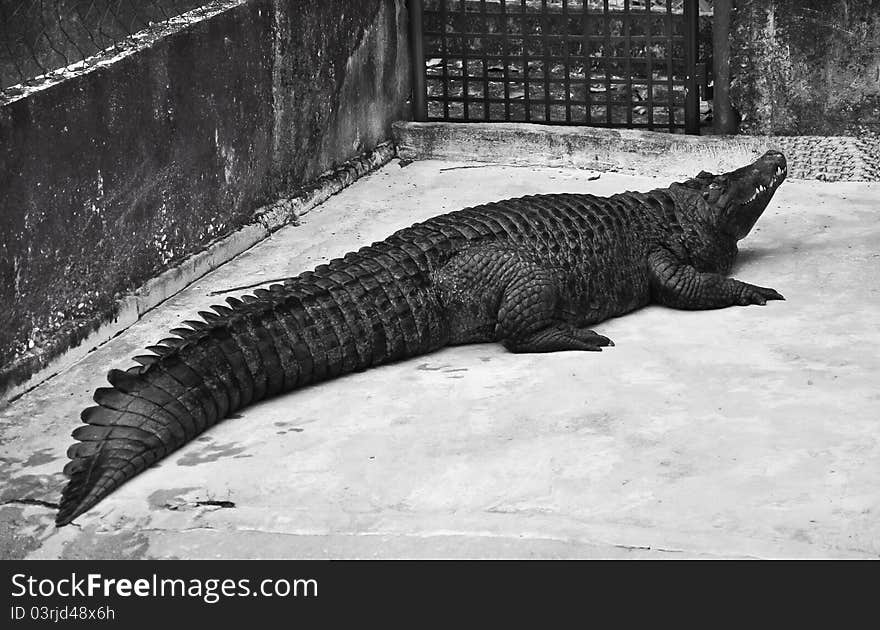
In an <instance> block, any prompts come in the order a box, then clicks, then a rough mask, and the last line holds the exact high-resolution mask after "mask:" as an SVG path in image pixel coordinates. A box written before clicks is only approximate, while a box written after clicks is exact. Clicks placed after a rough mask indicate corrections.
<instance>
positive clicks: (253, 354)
mask: <svg viewBox="0 0 880 630" xmlns="http://www.w3.org/2000/svg"><path fill="white" fill-rule="evenodd" d="M345 262H346V264H345V265H343V264H342V261H338V262H337V263H336V264H335V265H334V266H333V267H327V266H322V267H323V273H309V274H303V275H302V276H300V277H299V278H297V279H294V280H292V281H290V282H288V283H286V284H285V285H273V286H272V287H270V288H269V290H264V289H258V290H257V291H255V295H254V296H244V297H242V299H240V300H238V299H234V298H230V299H229V300H227V301H228V302H229V305H230V306H229V307H226V306H214V307H212V308H213V312H211V311H205V312H201V313H199V314H200V315H201V316H202V318H203V319H204V321H191V322H186V324H187V325H188V326H189V327H188V328H177V329H174V330H172V331H171V332H172V334H175V335H177V336H176V337H171V338H168V339H163V340H162V341H160V342H159V344H158V345H155V346H150V347H149V348H148V350H149V351H151V352H152V354H149V355H143V356H139V357H135V359H134V360H135V361H136V362H137V363H139V364H140V365H139V366H136V367H133V368H130V369H128V370H125V371H122V370H111V371H110V372H109V374H108V380H109V381H110V385H111V386H112V387H106V388H100V389H98V390H96V391H95V394H94V401H95V402H96V403H97V405H96V406H93V407H89V408H88V409H86V410H84V411H83V412H82V416H81V417H82V420H83V422H84V424H83V425H81V426H79V427H78V428H77V429H76V430H74V432H73V437H74V438H75V439H76V440H77V442H76V443H74V444H73V445H72V446H71V447H70V449H68V456H69V457H70V460H71V461H70V462H68V464H67V465H66V466H65V468H64V472H65V473H66V474H67V476H68V477H69V482H68V484H67V486H66V487H65V489H64V491H63V495H62V499H61V505H60V509H59V512H58V514H57V517H56V524H57V525H58V526H62V525H66V524H67V523H70V522H71V521H72V520H73V519H75V518H76V517H77V516H79V515H80V514H82V513H83V512H85V511H86V510H88V509H89V508H91V507H92V506H94V505H95V504H96V503H98V502H99V501H100V500H101V499H102V498H104V497H105V496H107V495H108V494H110V493H111V492H113V491H114V490H115V489H116V488H118V487H119V486H120V485H121V484H123V483H124V482H125V481H127V480H128V479H131V478H132V477H134V476H135V475H137V474H138V473H140V472H141V471H143V470H145V469H146V468H148V467H149V466H151V465H152V464H154V463H155V462H157V461H159V460H161V459H162V458H163V457H165V456H167V455H168V454H170V453H171V452H172V451H174V450H175V449H177V448H179V447H181V446H183V445H184V444H186V443H187V442H189V441H190V440H192V439H193V438H195V437H196V436H197V435H199V434H200V433H202V432H203V431H205V430H206V429H207V428H209V427H211V426H212V425H214V424H216V423H217V422H219V421H220V420H222V419H223V418H224V417H226V416H227V415H229V414H231V413H234V412H235V411H236V410H238V409H241V408H243V407H245V406H247V405H249V404H252V403H255V402H257V401H259V400H262V399H264V398H267V397H269V396H273V395H275V394H278V393H281V392H284V391H289V390H291V389H294V388H297V387H301V386H304V385H308V384H310V383H314V382H317V381H321V380H325V379H328V378H333V377H335V376H338V375H341V374H344V373H348V372H352V371H357V370H362V369H365V368H367V367H369V366H371V365H377V364H379V363H383V362H386V361H389V360H394V359H399V358H403V357H406V356H413V355H415V354H420V353H422V352H425V351H428V350H430V349H433V347H436V346H437V345H438V344H437V343H436V340H437V338H438V337H437V331H436V326H437V322H436V320H435V318H433V316H430V317H429V316H427V315H425V312H426V309H425V308H423V307H424V306H425V303H424V299H422V298H419V299H418V300H416V298H414V297H413V294H412V292H408V291H405V290H402V289H401V286H402V285H401V283H400V282H399V280H400V279H401V278H402V277H403V276H406V275H407V274H406V273H404V272H403V271H402V269H399V268H398V267H399V265H398V264H396V262H395V256H390V255H389V256H388V258H387V262H385V263H383V262H381V261H376V260H371V259H368V258H361V257H359V256H358V255H357V254H354V255H351V256H349V257H346V261H345ZM342 267H344V269H343V268H342ZM320 269H322V268H321V267H319V270H320ZM316 271H317V270H316ZM395 276H397V277H396V278H395ZM414 300H416V301H415V302H414ZM429 320H430V321H429Z"/></svg>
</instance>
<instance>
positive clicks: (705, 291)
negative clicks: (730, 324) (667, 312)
mask: <svg viewBox="0 0 880 630" xmlns="http://www.w3.org/2000/svg"><path fill="white" fill-rule="evenodd" d="M648 266H649V273H650V279H651V280H650V281H651V296H652V298H653V299H654V301H655V302H657V303H659V304H663V305H665V306H670V307H672V308H678V309H684V310H706V309H713V308H725V307H727V306H747V305H749V304H759V305H761V306H763V305H764V304H766V303H767V301H768V300H784V299H785V298H784V297H782V295H780V294H779V293H777V292H776V291H775V290H774V289H769V288H766V287H759V286H756V285H754V284H748V283H746V282H741V281H739V280H735V279H734V278H726V277H725V276H722V275H720V274H717V273H706V272H701V271H697V270H696V269H695V268H694V267H692V266H691V265H688V264H684V263H682V262H680V261H679V260H678V259H677V258H676V257H675V256H674V255H673V254H672V253H671V252H669V251H667V250H665V249H660V250H657V251H655V252H654V253H653V254H651V256H650V257H649V258H648Z"/></svg>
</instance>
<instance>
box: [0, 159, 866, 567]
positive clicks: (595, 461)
mask: <svg viewBox="0 0 880 630" xmlns="http://www.w3.org/2000/svg"><path fill="white" fill-rule="evenodd" d="M469 166H473V165H472V164H468V163H463V162H441V161H429V162H415V163H412V164H409V165H407V166H406V167H405V168H402V167H401V163H400V162H399V161H394V162H392V163H391V164H389V165H387V166H386V167H384V168H383V169H381V170H380V171H378V172H376V173H374V174H372V175H370V176H368V177H366V178H364V179H363V180H361V181H359V182H357V183H355V184H354V185H353V186H351V187H350V188H348V189H347V190H345V191H343V192H342V193H340V194H339V195H337V196H336V197H333V198H332V199H330V200H329V201H327V202H326V203H325V204H323V205H322V206H320V207H319V208H317V209H316V210H314V211H313V212H311V213H310V214H309V215H307V216H306V217H305V218H304V219H303V222H302V225H301V226H299V227H289V228H285V229H283V230H281V231H279V232H277V233H275V234H274V235H273V236H272V237H271V238H269V239H268V240H266V241H265V242H263V243H261V244H260V245H258V246H256V247H254V248H253V249H251V250H250V251H248V252H246V253H245V254H243V255H241V256H239V257H238V258H236V259H235V260H234V261H232V262H230V263H228V264H226V265H224V266H223V267H221V268H220V269H218V270H217V271H215V272H213V273H212V274H210V275H209V276H206V277H204V278H203V279H201V280H199V281H198V282H197V283H195V284H194V285H193V286H191V287H190V288H189V289H187V290H186V291H184V292H182V293H180V294H178V295H177V296H175V297H173V298H171V299H170V300H168V301H167V302H165V303H164V304H163V305H162V306H160V307H159V308H158V309H155V310H154V311H152V312H150V313H148V314H147V315H146V316H145V317H144V318H143V319H142V320H141V321H139V322H138V323H137V324H135V325H134V326H132V327H131V328H130V329H129V330H127V331H125V332H124V333H123V334H122V335H120V336H118V337H117V338H115V339H112V340H111V341H110V342H108V343H106V344H104V345H102V346H101V347H99V348H97V349H95V350H94V351H93V352H91V353H89V354H88V355H86V357H85V358H84V359H83V360H81V361H80V362H79V363H78V364H76V365H75V366H73V367H72V368H70V369H68V370H66V371H65V372H63V373H62V374H60V375H59V376H57V377H55V378H53V379H51V380H50V381H48V382H46V383H44V384H43V385H41V386H40V387H38V388H36V389H35V390H33V391H31V392H29V393H27V394H26V395H24V396H22V397H21V398H20V399H19V400H17V401H16V402H15V403H14V404H12V405H11V406H9V407H8V408H6V409H4V410H3V411H2V412H0V476H2V479H3V486H2V488H0V504H2V505H0V557H3V558H217V557H233V558H260V557H264V558H265V557H269V558H274V557H283V558H374V557H378V558H388V557H407V558H423V557H468V558H472V557H478V558H486V557H496V558H509V557H517V558H520V557H522V558H533V557H540V558H718V557H721V558H754V557H793V558H814V557H834V558H877V557H878V556H880V527H878V514H880V487H878V478H880V474H878V473H880V393H878V389H877V377H878V373H880V330H878V327H877V321H878V318H877V316H878V312H880V253H878V250H877V243H878V242H880V221H878V211H880V210H878V203H877V201H878V198H880V186H878V185H877V184H859V183H838V184H827V183H820V182H803V181H789V182H787V183H786V184H784V185H783V186H782V188H781V189H780V191H779V192H778V193H777V195H776V197H775V199H774V201H773V203H772V205H771V207H770V208H769V209H768V210H767V212H766V213H765V215H764V217H763V218H762V219H761V221H760V222H759V223H758V226H757V229H756V231H755V232H754V233H753V234H752V235H751V236H750V237H749V238H748V239H747V240H746V241H744V242H743V244H742V245H743V253H742V256H741V259H740V262H739V263H738V266H737V268H736V270H735V275H736V276H737V277H739V278H741V279H743V280H746V281H751V282H755V283H757V284H761V285H765V286H772V287H774V288H776V289H778V290H779V291H780V292H781V293H783V294H784V295H785V296H786V298H787V301H785V302H777V303H772V304H769V305H768V306H766V307H763V308H762V307H757V306H753V307H748V308H734V309H725V310H720V311H707V312H694V313H692V312H682V311H673V310H668V309H663V308H659V307H650V308H647V309H644V310H642V311H640V312H637V313H633V314H631V315H627V316H626V317H622V318H619V319H615V320H612V321H608V322H605V323H603V324H600V325H599V326H597V327H596V328H597V330H598V331H599V332H601V333H602V334H605V335H608V336H609V337H611V338H612V339H613V340H614V341H615V343H616V344H617V345H616V347H614V348H610V349H608V350H606V351H605V352H603V353H601V354H595V353H585V354H581V353H573V352H568V353H558V354H550V355H531V356H529V355H512V354H509V353H507V352H506V351H504V349H503V348H501V347H500V346H497V345H473V346H464V347H458V348H447V349H445V350H442V351H441V352H438V353H435V354H433V355H427V356H423V357H418V358H415V359H412V360H409V361H404V362H401V363H398V364H395V365H390V366H385V367H381V368H378V369H374V370H369V371H367V372H363V373H360V374H354V375H350V376H347V377H345V378H342V379H339V380H336V381H334V382H330V383H325V384H322V385H319V386H315V387H309V388H306V389H304V390H301V391H298V392H294V393H291V394H289V395H286V396H282V397H279V398H276V399H273V400H270V401H266V402H263V403H261V404H259V405H256V406H254V407H251V408H248V409H245V410H243V411H241V412H240V413H239V414H237V417H235V418H232V419H229V420H227V421H225V422H223V423H221V424H220V425H218V426H216V427H215V428H213V429H211V430H210V431H209V432H207V433H206V434H204V435H203V436H202V437H200V438H199V439H197V440H195V441H193V442H192V443H190V444H189V445H187V446H186V447H184V448H183V449H181V450H180V451H178V452H176V453H174V454H173V455H172V456H170V457H168V458H166V459H165V460H164V461H162V462H161V463H160V464H159V465H157V466H156V467H154V468H153V469H151V470H149V471H147V472H146V473H143V474H141V475H140V476H138V477H137V478H135V479H134V480H132V481H130V482H129V483H127V484H126V485H125V486H123V487H122V488H120V489H119V490H117V491H116V492H115V493H114V494H113V495H111V496H110V497H108V498H107V499H105V500H104V501H103V502H102V503H100V504H99V505H98V506H97V507H96V508H94V509H92V510H91V511H90V512H88V513H87V514H85V515H84V516H82V517H80V518H79V519H77V521H76V523H75V524H74V526H71V527H65V528H62V529H56V528H55V527H54V525H53V522H52V520H53V517H54V509H53V508H52V505H54V504H55V502H57V500H58V498H59V495H60V491H61V488H62V487H63V484H64V477H63V475H62V474H61V468H62V467H63V465H64V463H65V462H66V456H65V451H66V449H67V447H68V446H69V444H70V442H71V438H70V437H69V435H70V432H71V430H73V428H75V427H76V426H77V424H78V422H79V420H78V415H79V412H80V410H81V409H82V408H84V407H86V406H88V405H89V400H90V397H91V394H92V392H93V391H94V389H95V388H96V387H100V386H104V377H103V374H104V373H105V372H106V371H107V370H108V369H109V368H125V367H128V366H129V365H130V357H131V356H134V355H135V354H138V353H140V350H141V349H142V348H143V347H144V346H146V345H150V344H152V343H154V342H155V341H157V340H158V339H160V338H162V337H164V336H165V331H167V330H168V329H169V328H173V327H175V326H176V325H177V324H178V323H179V322H180V321H181V320H184V319H187V318H190V317H191V316H192V315H193V314H194V313H195V312H196V311H197V310H199V309H203V308H205V307H206V306H208V305H210V304H212V303H215V302H217V301H219V299H220V298H217V297H212V296H210V295H209V294H210V293H211V292H214V291H221V290H224V289H226V288H228V287H235V286H243V285H246V284H251V283H254V282H260V281H261V280H263V279H272V278H278V277H282V276H286V275H293V274H295V273H297V272H299V271H302V270H305V269H308V268H312V267H314V266H315V265H317V264H319V263H321V262H325V261H326V260H328V259H329V258H330V257H332V256H336V255H341V254H342V253H344V252H346V251H349V250H352V249H356V248H357V247H358V246H360V245H362V244H365V243H368V242H371V241H373V240H377V239H380V238H383V237H385V236H386V235H388V234H389V233H391V232H392V231H394V230H395V229H397V228H400V227H403V226H406V225H409V224H411V223H413V222H414V221H417V220H420V219H424V218H427V217H429V216H431V215H434V214H437V213H439V212H443V211H447V210H454V209H457V208H460V207H464V206H466V205H473V204H476V203H481V202H485V201H490V200H494V199H499V198H503V197H510V196H516V195H522V194H528V193H536V192H559V191H583V192H594V193H596V194H610V193H613V192H618V191H620V190H623V189H649V188H652V187H656V186H665V185H667V184H668V183H669V180H667V179H653V178H651V177H631V176H624V175H617V174H611V173H603V174H602V175H601V177H599V178H598V179H596V178H595V175H596V174H595V173H591V172H586V171H580V170H573V169H562V168H523V167H519V168H513V167H502V166H491V165H488V166H487V165H483V164H481V165H479V166H480V168H465V167H469ZM706 166H707V167H709V168H711V165H710V164H707V165H706Z"/></svg>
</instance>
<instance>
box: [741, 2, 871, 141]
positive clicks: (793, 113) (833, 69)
mask: <svg viewBox="0 0 880 630" xmlns="http://www.w3.org/2000/svg"><path fill="white" fill-rule="evenodd" d="M731 72H732V80H731V101H732V104H733V107H734V108H735V109H736V110H737V111H738V112H739V114H740V116H741V117H742V120H741V123H740V129H741V131H743V132H745V133H754V134H782V135H802V134H817V135H832V134H852V133H857V132H859V131H871V132H874V133H876V132H880V0H735V1H734V12H733V16H732V38H731Z"/></svg>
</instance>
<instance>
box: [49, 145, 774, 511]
mask: <svg viewBox="0 0 880 630" xmlns="http://www.w3.org/2000/svg"><path fill="white" fill-rule="evenodd" d="M786 174H787V168H786V160H785V157H784V156H783V154H782V153H780V152H777V151H768V152H767V153H766V154H764V155H763V156H762V157H760V158H759V159H757V160H756V161H755V162H754V163H752V164H749V165H747V166H744V167H742V168H739V169H736V170H733V171H731V172H729V173H725V174H721V175H715V174H712V173H709V172H706V171H703V172H701V173H699V174H698V175H697V176H696V177H693V178H691V179H688V180H686V181H684V182H678V183H673V184H671V185H670V186H668V187H667V188H659V189H655V190H652V191H649V192H644V193H642V192H623V193H620V194H615V195H612V196H610V197H597V196H594V195H590V194H565V193H561V194H542V195H531V196H526V197H520V198H516V199H506V200H503V201H498V202H494V203H488V204H485V205H480V206H475V207H470V208H465V209H463V210H458V211H456V212H450V213H447V214H443V215H440V216H436V217H433V218H431V219H428V220H427V221H424V222H421V223H417V224H415V225H413V226H411V227H408V228H405V229H402V230H399V231H397V232H395V233H394V234H392V235H391V236H389V237H388V238H386V239H385V240H383V241H379V242H376V243H373V244H372V245H369V246H367V247H363V248H361V249H360V250H358V251H356V252H350V253H348V254H346V255H345V256H343V257H342V258H337V259H334V260H332V261H330V262H329V263H328V264H324V265H319V266H318V267H317V268H315V269H314V270H313V271H306V272H305V273H301V274H300V275H298V276H295V277H292V278H288V279H286V280H283V281H281V282H278V283H276V284H273V285H271V286H269V287H268V288H267V289H257V290H255V291H253V294H252V295H244V296H242V297H241V298H240V299H239V298H228V299H227V304H228V305H217V306H213V307H211V308H212V310H211V311H202V312H200V313H199V315H200V316H201V320H196V319H194V320H190V321H187V322H185V327H181V328H175V329H173V330H171V334H172V335H173V336H172V337H169V338H166V339H163V340H161V341H160V342H158V344H157V345H154V346H150V347H148V348H147V350H148V351H149V352H150V353H149V354H144V355H142V356H137V357H134V359H133V360H134V362H135V363H136V364H137V365H135V366H133V367H131V368H129V369H127V370H116V369H114V370H111V371H110V372H109V373H108V376H107V378H108V380H109V382H110V385H111V387H102V388H99V389H97V390H96V391H95V394H94V397H93V398H94V401H95V402H96V403H97V405H96V406H92V407H89V408H87V409H85V410H84V411H83V412H82V415H81V418H82V421H83V424H82V425H80V426H79V427H77V428H76V429H75V430H74V431H73V437H74V438H75V439H76V442H75V443H74V444H73V445H72V446H71V447H70V448H69V449H68V457H69V458H70V461H69V462H68V463H67V465H66V466H65V467H64V472H65V474H66V475H67V476H68V477H69V480H68V483H67V486H66V487H65V489H64V491H63V494H62V500H61V503H60V507H59V511H58V513H57V517H56V525H57V526H59V527H60V526H63V525H66V524H68V523H70V522H71V521H72V520H74V519H75V518H76V517H77V516H79V515H80V514H82V513H83V512H85V511H87V510H89V509H90V508H91V507H93V506H94V505H95V504H96V503H98V502H99V501H100V500H101V499H103V498H104V497H105V496H107V495H108V494H110V493H111V492H113V490H115V489H116V488H118V487H119V486H120V485H121V484H123V483H124V482H125V481H127V480H128V479H131V478H132V477H134V476H135V475H137V474H138V473H140V472H141V471H143V470H145V469H146V468H148V467H150V466H151V465H152V464H154V463H155V462H157V461H158V460H160V459H161V458H163V457H165V456H166V455H168V454H169V453H171V452H172V451H174V450H175V449H177V448H179V447H181V446H183V445H184V444H186V443H187V442H189V441H190V440H192V439H193V438H195V437H196V436H197V435H199V434H200V433H202V432H203V431H205V430H206V429H208V428H209V427H211V426H212V425H214V424H215V423H217V422H219V421H220V420H222V419H223V418H224V417H226V416H229V415H230V414H232V413H234V412H235V411H237V410H240V409H242V408H243V407H245V406H247V405H249V404H253V403H255V402H257V401H259V400H262V399H265V398H267V397H269V396H274V395H277V394H280V393H282V392H288V391H290V390H293V389H296V388H298V387H303V386H305V385H309V384H313V383H317V382H320V381H323V380H326V379H330V378H334V377H337V376H340V375H342V374H346V373H351V372H355V371H360V370H364V369H366V368H369V367H371V366H376V365H380V364H383V363H389V362H392V361H398V360H401V359H405V358H408V357H413V356H417V355H421V354H424V353H428V352H432V351H434V350H437V349H439V348H441V347H443V346H447V345H454V344H466V343H481V342H493V341H494V342H500V343H502V344H503V345H504V346H505V347H506V348H507V349H508V350H510V351H512V352H557V351H563V350H581V351H599V350H601V349H602V348H605V347H609V346H613V345H614V344H613V342H612V341H611V340H610V339H608V338H607V337H605V336H603V335H600V334H598V333H596V332H594V331H593V330H592V329H591V328H590V326H591V325H593V324H596V323H598V322H601V321H603V320H605V319H608V318H610V317H614V316H617V315H622V314H624V313H627V312H630V311H633V310H635V309H638V308H640V307H643V306H645V305H647V304H649V303H656V304H662V305H666V306H669V307H673V308H677V309H694V310H696V309H716V308H723V307H728V306H733V305H750V304H758V305H764V304H765V303H766V302H767V301H768V300H782V299H784V298H783V296H782V295H780V294H779V293H777V292H776V291H775V290H773V289H770V288H765V287H761V286H757V285H753V284H748V283H745V282H741V281H739V280H736V279H733V278H730V277H729V273H730V270H731V267H732V265H733V263H734V260H735V258H736V255H737V242H738V241H739V240H741V239H742V238H744V237H745V236H746V235H747V234H748V233H749V231H750V230H751V228H752V226H753V225H754V224H755V222H756V221H757V220H758V218H759V217H760V215H761V214H762V212H763V211H764V209H765V208H766V207H767V205H768V203H769V202H770V199H771V197H772V196H773V194H774V192H775V191H776V189H777V188H778V186H779V185H780V184H781V183H782V181H783V180H784V179H785V177H786Z"/></svg>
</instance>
